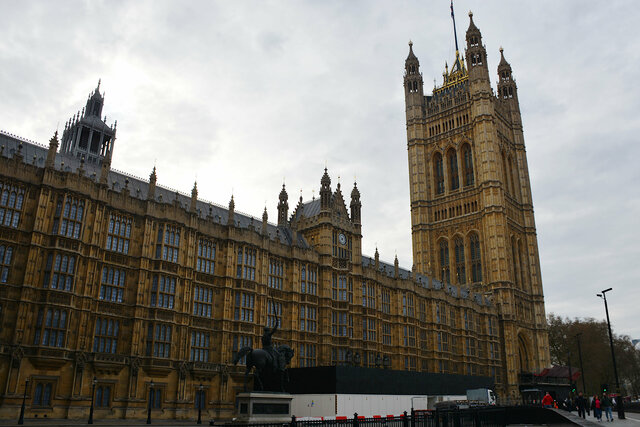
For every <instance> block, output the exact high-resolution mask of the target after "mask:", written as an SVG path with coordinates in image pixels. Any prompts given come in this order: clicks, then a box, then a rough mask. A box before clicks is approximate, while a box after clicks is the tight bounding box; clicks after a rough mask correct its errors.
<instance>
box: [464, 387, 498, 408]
mask: <svg viewBox="0 0 640 427" xmlns="http://www.w3.org/2000/svg"><path fill="white" fill-rule="evenodd" d="M467 400H468V401H470V402H480V403H483V404H485V405H495V404H496V394H495V393H494V392H493V390H491V389H488V388H474V389H470V390H467Z"/></svg>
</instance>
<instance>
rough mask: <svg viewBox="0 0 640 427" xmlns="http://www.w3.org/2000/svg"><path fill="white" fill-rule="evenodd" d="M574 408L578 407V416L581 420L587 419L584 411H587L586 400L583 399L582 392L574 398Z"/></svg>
mask: <svg viewBox="0 0 640 427" xmlns="http://www.w3.org/2000/svg"><path fill="white" fill-rule="evenodd" d="M576 406H577V407H578V416H579V417H582V418H587V416H586V414H585V413H586V410H587V406H588V404H587V399H585V398H584V396H583V395H582V392H580V393H578V397H577V398H576Z"/></svg>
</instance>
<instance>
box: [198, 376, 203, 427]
mask: <svg viewBox="0 0 640 427" xmlns="http://www.w3.org/2000/svg"><path fill="white" fill-rule="evenodd" d="M198 424H202V383H200V391H199V392H198Z"/></svg>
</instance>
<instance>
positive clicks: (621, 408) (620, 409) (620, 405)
mask: <svg viewBox="0 0 640 427" xmlns="http://www.w3.org/2000/svg"><path fill="white" fill-rule="evenodd" d="M611 290H613V288H609V289H605V290H604V291H602V293H600V294H596V295H597V296H599V297H600V298H602V299H603V300H604V311H605V313H606V314H607V328H608V329H609V345H610V346H611V360H612V361H613V374H614V375H615V377H616V390H617V391H618V394H619V396H618V400H617V403H618V418H619V419H621V420H624V419H625V416H624V405H623V403H622V401H623V400H624V399H623V396H622V390H620V380H619V379H618V367H617V366H616V354H615V352H614V350H613V335H612V334H611V321H610V320H609V306H608V305H607V292H609V291H611Z"/></svg>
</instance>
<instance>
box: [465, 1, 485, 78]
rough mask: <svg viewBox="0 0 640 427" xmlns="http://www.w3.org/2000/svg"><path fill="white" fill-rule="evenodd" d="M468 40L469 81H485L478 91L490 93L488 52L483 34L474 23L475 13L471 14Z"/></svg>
mask: <svg viewBox="0 0 640 427" xmlns="http://www.w3.org/2000/svg"><path fill="white" fill-rule="evenodd" d="M466 39H467V51H466V54H467V67H469V80H470V82H471V83H472V84H473V83H474V82H475V81H478V80H484V82H482V84H481V87H480V88H479V89H478V90H481V91H490V90H491V87H490V84H489V70H488V68H487V51H486V49H485V48H484V46H483V44H482V34H481V33H480V30H479V29H478V27H476V25H475V24H474V22H473V13H471V12H469V28H468V29H467V34H466Z"/></svg>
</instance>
